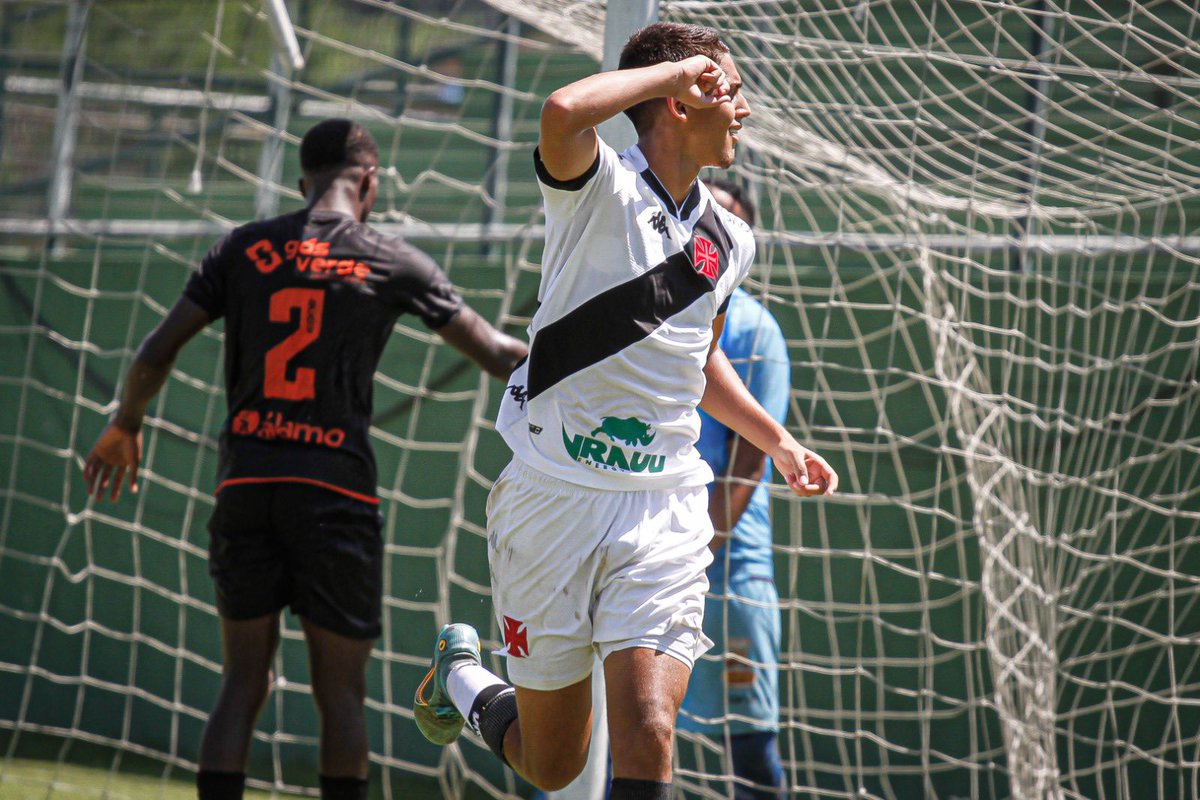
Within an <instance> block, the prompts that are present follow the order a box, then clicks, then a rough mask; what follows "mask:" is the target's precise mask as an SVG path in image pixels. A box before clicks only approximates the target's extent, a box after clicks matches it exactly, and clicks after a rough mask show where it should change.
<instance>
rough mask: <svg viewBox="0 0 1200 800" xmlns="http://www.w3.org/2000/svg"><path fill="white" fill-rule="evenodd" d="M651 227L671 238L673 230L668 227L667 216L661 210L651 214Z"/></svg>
mask: <svg viewBox="0 0 1200 800" xmlns="http://www.w3.org/2000/svg"><path fill="white" fill-rule="evenodd" d="M650 227H651V228H652V229H654V230H655V231H656V232H658V233H661V234H663V235H665V236H666V237H667V238H668V239H670V238H671V232H670V231H669V230H668V229H667V218H666V216H665V215H664V214H663V212H661V211H655V212H654V213H653V214H651V215H650Z"/></svg>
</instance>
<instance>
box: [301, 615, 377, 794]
mask: <svg viewBox="0 0 1200 800" xmlns="http://www.w3.org/2000/svg"><path fill="white" fill-rule="evenodd" d="M300 619H301V622H302V624H303V625H304V637H305V639H306V640H307V642H308V664H309V671H310V672H311V674H312V690H313V700H314V701H316V704H317V711H318V712H319V713H320V716H321V782H322V796H323V797H324V796H332V795H333V794H334V793H335V792H333V791H331V790H332V788H333V787H332V786H331V784H335V783H338V782H339V779H349V780H348V781H346V780H342V781H341V782H343V783H346V784H347V786H346V787H344V788H346V789H347V790H349V789H350V785H349V784H357V783H361V784H362V790H363V792H364V793H365V789H366V783H365V779H366V777H367V770H368V763H369V754H370V744H369V742H368V740H367V723H366V716H365V713H364V711H363V704H364V702H365V701H366V691H367V688H366V680H367V679H366V670H367V661H368V660H369V659H370V657H371V647H372V646H373V644H374V640H372V639H352V638H350V637H348V636H342V635H341V634H338V633H334V632H333V631H331V630H328V629H326V628H322V627H320V626H319V625H315V624H313V623H312V622H310V621H309V620H308V619H307V618H305V617H301V618H300ZM327 784H330V785H327ZM337 794H340V792H337ZM346 796H350V795H349V794H347V795H346ZM364 796H365V794H364Z"/></svg>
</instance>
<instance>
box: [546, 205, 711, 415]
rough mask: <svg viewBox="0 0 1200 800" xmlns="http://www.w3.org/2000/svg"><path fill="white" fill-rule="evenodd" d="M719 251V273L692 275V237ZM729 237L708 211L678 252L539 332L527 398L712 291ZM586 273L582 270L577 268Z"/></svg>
mask: <svg viewBox="0 0 1200 800" xmlns="http://www.w3.org/2000/svg"><path fill="white" fill-rule="evenodd" d="M697 235H700V236H704V237H705V238H707V239H708V240H709V241H711V242H712V243H713V244H714V245H715V246H716V249H717V253H718V255H719V258H720V271H719V273H718V275H717V277H716V278H708V277H706V276H704V275H702V274H700V273H699V272H697V271H696V267H695V265H694V263H693V260H692V256H693V253H694V251H695V237H696V236H697ZM732 243H733V242H732V237H730V235H729V233H728V231H726V230H725V226H724V225H722V224H721V222H720V220H719V219H718V218H717V215H716V214H715V213H714V212H713V210H712V208H711V207H709V208H708V209H706V210H705V212H704V214H703V215H702V216H701V218H700V219H699V220H698V221H697V223H696V226H695V228H694V229H693V231H692V239H690V240H689V241H688V242H687V243H686V244H685V245H684V247H683V250H682V251H681V252H678V253H675V254H674V255H671V256H668V257H667V259H666V260H665V261H663V262H662V263H660V264H658V265H657V266H655V267H654V268H653V269H650V270H647V271H646V272H644V273H642V274H641V275H638V276H637V277H635V278H633V279H631V280H628V281H626V282H625V283H622V284H618V285H617V286H613V287H611V288H609V289H606V290H604V291H603V292H601V293H600V294H598V295H596V296H595V297H593V298H591V299H589V300H587V301H586V302H584V303H583V304H581V305H579V306H577V307H576V308H574V309H572V310H571V311H570V312H568V313H567V314H566V315H564V316H563V317H561V318H559V319H557V320H555V321H554V322H552V323H550V324H549V325H546V326H545V327H543V328H541V329H540V330H538V332H537V334H536V335H535V336H534V338H533V344H532V346H531V348H530V352H529V387H528V390H529V399H530V400H532V399H533V398H535V397H537V396H538V395H539V394H541V393H542V392H544V391H546V390H547V389H549V388H550V387H552V386H554V385H555V384H556V383H558V382H559V381H561V380H563V379H564V378H567V377H569V376H571V375H574V374H575V373H576V372H579V371H581V370H584V369H587V368H588V367H590V366H592V365H593V364H597V363H599V362H601V361H603V360H604V359H606V358H608V357H609V356H612V355H616V354H617V353H619V352H621V351H622V350H624V349H625V348H627V347H629V346H630V345H632V344H636V343H637V342H640V341H641V340H642V339H645V338H646V337H648V336H649V335H650V334H652V333H654V331H656V330H657V329H658V328H659V326H661V325H662V324H663V323H664V322H665V321H666V320H668V319H670V318H671V317H673V316H675V315H676V314H678V313H679V312H681V311H683V310H684V309H685V308H687V307H689V306H690V305H692V303H694V302H696V301H697V300H699V299H700V298H701V297H703V296H704V295H706V294H708V293H709V292H711V291H713V290H714V289H715V288H716V285H717V282H718V281H719V280H720V278H721V276H722V275H724V274H725V271H726V270H727V269H728V268H729V261H730V258H731V255H730V253H731V250H732ZM579 268H581V269H587V267H586V266H581V267H579Z"/></svg>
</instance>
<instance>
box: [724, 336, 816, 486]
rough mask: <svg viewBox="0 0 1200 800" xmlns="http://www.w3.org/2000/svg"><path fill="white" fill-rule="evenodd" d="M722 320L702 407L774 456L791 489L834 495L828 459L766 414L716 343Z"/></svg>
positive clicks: (760, 448)
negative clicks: (801, 442)
mask: <svg viewBox="0 0 1200 800" xmlns="http://www.w3.org/2000/svg"><path fill="white" fill-rule="evenodd" d="M723 322H724V320H723V319H720V320H719V321H718V323H717V324H714V326H713V327H714V333H713V342H714V344H713V347H712V349H711V350H710V351H709V354H708V363H707V364H706V365H705V367H704V375H705V378H706V379H707V381H708V383H707V385H706V386H705V389H704V397H703V398H701V400H700V407H701V408H703V409H704V410H705V411H707V412H708V413H709V414H710V415H711V416H712V417H713V418H714V419H716V420H717V421H718V422H721V423H722V424H724V425H725V426H726V427H728V428H730V429H731V430H733V431H734V432H735V433H737V434H739V435H741V436H742V437H743V438H745V439H746V440H747V441H748V442H750V444H752V445H754V446H755V447H757V448H758V449H759V450H761V451H762V452H764V453H766V454H767V455H769V456H771V458H772V459H774V461H775V468H776V469H777V470H779V474H780V475H782V476H783V479H784V480H785V481H787V485H788V487H789V488H790V489H791V490H792V491H793V492H794V493H796V494H798V495H800V496H801V497H811V496H813V495H818V494H833V493H834V492H835V491H837V485H838V476H837V473H836V472H834V471H833V468H832V467H830V466H829V464H828V463H826V461H825V459H823V458H821V457H820V456H819V455H817V454H816V453H814V452H813V451H812V450H809V449H808V448H806V447H804V446H802V445H801V444H800V443H799V442H797V441H796V440H795V438H794V437H793V436H792V435H791V434H790V433H788V430H787V428H785V427H783V425H781V424H779V423H778V422H777V421H776V420H775V419H774V418H772V417H771V415H770V414H768V413H767V412H766V410H765V409H763V407H762V406H761V405H759V403H758V401H757V400H755V399H754V395H752V394H750V390H749V389H747V388H746V386H745V384H743V383H742V381H741V379H739V378H738V374H737V372H736V371H735V370H734V368H733V365H732V364H730V363H729V359H728V358H726V357H725V354H724V353H723V352H722V351H721V349H720V348H719V347H717V346H716V344H715V343H716V341H717V339H718V338H719V337H720V326H721V324H722V323H723Z"/></svg>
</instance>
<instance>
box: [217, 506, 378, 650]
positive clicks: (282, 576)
mask: <svg viewBox="0 0 1200 800" xmlns="http://www.w3.org/2000/svg"><path fill="white" fill-rule="evenodd" d="M208 531H209V534H210V543H209V564H208V571H209V574H210V575H212V578H213V582H214V583H215V584H216V594H217V609H218V610H219V611H220V613H221V616H222V617H223V618H225V619H228V620H247V619H255V618H257V617H261V616H264V615H266V614H271V613H274V612H277V611H280V610H282V609H283V608H284V607H285V606H288V607H290V608H291V610H292V612H293V613H295V614H299V615H300V616H302V617H305V618H306V619H307V620H309V621H310V622H312V623H314V624H315V625H318V626H319V627H322V628H325V629H327V630H331V631H333V632H334V633H338V634H341V635H343V636H348V637H351V638H354V639H374V638H376V637H378V636H379V634H380V633H381V631H382V626H381V618H382V605H383V518H382V517H381V516H380V514H379V510H378V507H377V506H374V505H371V504H368V503H364V502H362V501H361V500H356V499H354V498H351V497H348V496H346V495H344V494H341V493H338V492H334V491H330V490H328V489H321V488H317V487H314V486H310V485H306V484H303V483H262V484H254V483H240V484H237V485H232V486H230V485H227V486H223V487H222V489H221V491H220V493H219V494H218V495H217V507H216V509H215V510H214V511H213V515H212V518H211V519H210V520H209V523H208Z"/></svg>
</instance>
